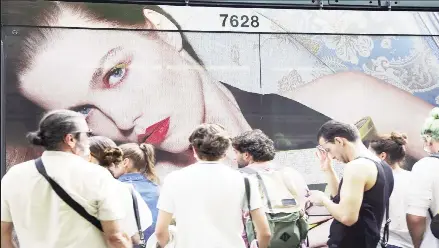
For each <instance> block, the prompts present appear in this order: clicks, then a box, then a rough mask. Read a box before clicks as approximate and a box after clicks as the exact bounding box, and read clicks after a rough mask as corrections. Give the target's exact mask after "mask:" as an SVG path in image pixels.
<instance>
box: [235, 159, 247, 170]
mask: <svg viewBox="0 0 439 248" xmlns="http://www.w3.org/2000/svg"><path fill="white" fill-rule="evenodd" d="M236 162H237V163H238V168H239V169H241V168H244V167H246V166H247V165H248V164H249V163H247V162H245V161H236Z"/></svg>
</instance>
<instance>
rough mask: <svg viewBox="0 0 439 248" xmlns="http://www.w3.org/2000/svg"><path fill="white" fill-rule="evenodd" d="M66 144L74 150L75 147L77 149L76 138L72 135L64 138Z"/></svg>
mask: <svg viewBox="0 0 439 248" xmlns="http://www.w3.org/2000/svg"><path fill="white" fill-rule="evenodd" d="M64 143H65V144H66V145H68V146H69V147H70V148H71V149H73V147H75V138H74V137H73V135H72V134H67V135H66V136H64Z"/></svg>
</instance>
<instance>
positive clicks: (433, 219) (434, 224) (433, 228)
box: [428, 154, 439, 239]
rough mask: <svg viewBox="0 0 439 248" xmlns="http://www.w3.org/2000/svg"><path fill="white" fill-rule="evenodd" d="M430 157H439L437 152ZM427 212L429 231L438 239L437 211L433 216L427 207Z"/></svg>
mask: <svg viewBox="0 0 439 248" xmlns="http://www.w3.org/2000/svg"><path fill="white" fill-rule="evenodd" d="M430 157H433V158H438V159H439V155H437V154H435V155H431V156H430ZM428 213H429V214H430V217H431V223H430V229H431V233H433V235H434V236H435V237H436V238H437V239H439V213H436V215H434V216H433V212H432V211H431V209H428Z"/></svg>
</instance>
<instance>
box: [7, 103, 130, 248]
mask: <svg viewBox="0 0 439 248" xmlns="http://www.w3.org/2000/svg"><path fill="white" fill-rule="evenodd" d="M89 134H90V132H89V128H88V125H87V123H86V121H85V118H84V116H82V115H81V114H79V113H76V112H74V111H70V110H55V111H52V112H49V113H47V114H46V115H45V116H44V117H43V118H42V120H41V121H40V123H39V129H38V131H35V132H31V133H29V134H28V135H27V138H28V139H29V141H30V143H32V144H34V145H37V146H42V147H44V148H45V150H46V151H45V152H44V153H43V155H42V156H41V158H39V159H37V160H30V161H27V162H24V163H21V164H17V165H14V166H12V167H11V169H9V171H8V172H7V173H6V175H5V176H4V177H3V178H2V181H1V247H2V248H12V247H15V244H13V241H12V229H13V228H14V229H15V231H16V233H17V237H18V241H19V243H20V247H32V248H58V247H70V248H84V247H94V248H105V247H112V248H115V247H118V248H119V247H120V248H128V247H132V245H131V240H130V238H129V237H128V236H127V235H126V234H125V233H123V232H122V231H121V228H120V225H119V220H122V219H124V217H125V215H126V211H125V209H124V206H123V204H122V203H121V202H120V199H119V194H117V193H116V192H117V191H118V190H119V187H118V185H117V181H116V180H115V179H114V178H113V177H112V176H111V174H110V173H108V171H107V170H106V169H105V168H103V167H100V166H96V165H94V164H91V163H89V162H87V161H86V160H84V159H83V158H84V157H87V156H88V155H89V154H90V149H89V140H88V135H89ZM55 189H58V191H57V192H55ZM59 190H61V191H64V193H65V194H64V195H63V194H62V193H60V191H59ZM66 195H67V196H66ZM69 197H70V203H69V199H68V198H69ZM66 199H67V200H66ZM72 202H73V203H76V204H77V205H76V207H75V204H72ZM78 206H79V207H78ZM81 208H82V210H83V211H84V212H82V213H83V214H84V213H85V214H84V215H85V216H87V215H88V216H87V217H83V216H84V215H82V216H81V214H80V212H81V211H78V209H80V210H81Z"/></svg>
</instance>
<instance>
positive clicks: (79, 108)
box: [70, 104, 95, 115]
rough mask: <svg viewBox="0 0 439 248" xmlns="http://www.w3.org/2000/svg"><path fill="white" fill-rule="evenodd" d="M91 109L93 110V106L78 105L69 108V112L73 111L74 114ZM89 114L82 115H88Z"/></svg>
mask: <svg viewBox="0 0 439 248" xmlns="http://www.w3.org/2000/svg"><path fill="white" fill-rule="evenodd" d="M93 108H95V106H93V105H89V104H85V105H80V106H75V107H72V108H70V110H72V111H75V112H78V113H82V112H81V110H85V109H93ZM89 113H90V112H89ZM89 113H87V114H84V115H88V114H89Z"/></svg>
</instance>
